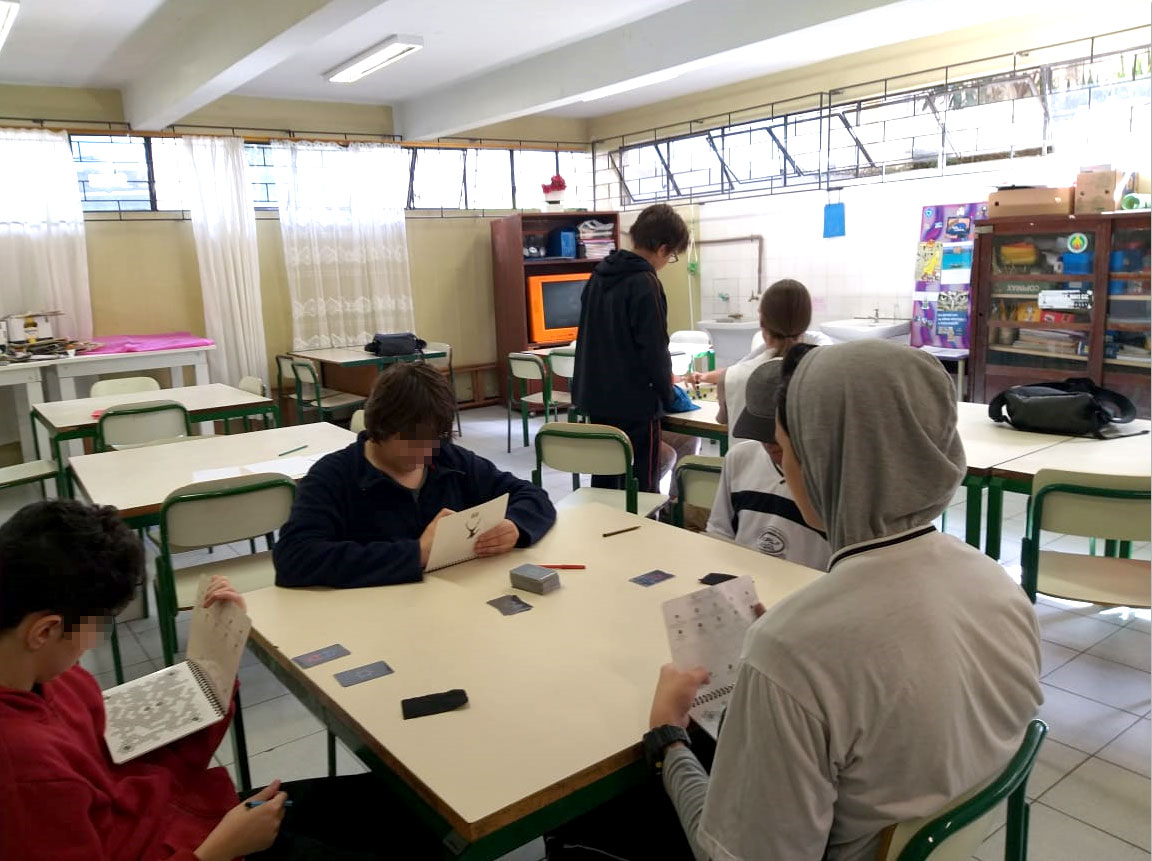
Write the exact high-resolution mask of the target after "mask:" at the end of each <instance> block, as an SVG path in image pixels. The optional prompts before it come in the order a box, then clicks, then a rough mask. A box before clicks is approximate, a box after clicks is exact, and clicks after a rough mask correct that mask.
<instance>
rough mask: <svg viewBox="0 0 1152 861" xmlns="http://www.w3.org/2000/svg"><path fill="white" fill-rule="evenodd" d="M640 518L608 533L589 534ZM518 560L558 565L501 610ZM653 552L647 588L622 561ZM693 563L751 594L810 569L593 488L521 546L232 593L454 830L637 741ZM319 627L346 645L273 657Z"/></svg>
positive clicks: (777, 591)
mask: <svg viewBox="0 0 1152 861" xmlns="http://www.w3.org/2000/svg"><path fill="white" fill-rule="evenodd" d="M637 524H640V525H641V528H640V529H638V530H636V531H633V532H628V533H625V534H622V535H615V536H612V537H609V538H602V537H601V536H602V533H604V532H608V531H610V530H613V529H619V528H623V527H626V526H632V525H637ZM525 562H535V563H551V564H560V563H569V564H585V565H587V566H588V567H587V570H584V571H561V572H560V576H561V580H562V581H563V586H562V588H560V589H559V590H557V591H556V592H553V593H552V594H550V595H534V594H532V593H528V592H515V594H518V595H519V596H520V597H522V598H523V599H524V600H526V601H527V602H528V603H529V604H531V605H532V606H533V609H532V610H530V611H528V612H525V613H518V614H516V615H513V616H507V617H506V616H502V615H501V614H500V613H499V612H498V611H496V610H495V609H493V608H492V607H490V606H488V605H487V604H486V603H485V602H486V601H488V600H490V599H492V598H496V597H498V596H500V595H507V594H513V592H514V590H512V588H511V587H510V585H509V578H508V571H509V569H511V568H513V567H515V566H517V565H520V564H523V563H525ZM653 568H663V569H664V570H666V571H668V572H669V573H671V574H674V575H675V577H674V578H673V579H671V580H668V581H665V582H663V583H660V584H657V585H655V586H652V587H650V588H644V587H641V586H637V585H636V584H634V583H630V582H629V581H628V578H630V577H634V576H636V575H637V574H642V573H644V572H646V571H650V570H652V569H653ZM711 571H720V572H724V573H729V574H736V575H740V574H750V575H752V576H753V577H754V578H755V580H756V585H757V589H758V592H759V596H760V598H761V600H762V601H763V602H764V603H765V604H768V605H771V604H773V603H775V602H776V601H779V600H780V599H781V598H783V597H785V596H786V595H788V594H790V593H791V592H793V591H794V590H796V589H799V588H801V587H802V586H805V585H807V584H808V583H810V582H812V581H813V580H815V579H816V578H817V577H819V576H820V575H819V573H818V572H816V571H813V570H811V569H808V568H802V567H800V566H798V565H794V564H791V563H788V562H783V561H780V560H778V559H774V558H772V557H769V556H764V555H762V554H759V553H756V552H753V551H751V550H747V549H745V548H743V547H739V546H737V545H734V544H728V543H725V542H721V541H717V540H714V539H711V538H708V537H706V536H702V535H697V534H693V533H690V532H688V531H686V530H682V529H677V528H675V527H672V526H668V525H665V524H660V523H656V522H654V521H651V520H645V519H643V518H640V517H636V516H635V515H630V514H626V513H624V512H620V511H616V510H613V509H610V508H608V507H606V506H602V505H594V504H592V505H587V506H583V507H579V508H573V509H568V510H565V511H562V512H560V515H559V521H558V523H557V525H556V527H554V528H553V529H552V531H551V532H550V533H549V534H548V535H547V536H545V537H544V539H543V540H542V541H541V542H540V543H539V544H537V545H536V546H535V547H530V548H527V549H523V550H515V551H513V552H512V553H510V554H508V555H506V556H501V557H497V558H495V559H491V560H473V561H472V562H467V563H464V564H462V565H456V566H453V567H451V568H445V569H442V570H440V571H437V572H435V573H433V574H430V575H428V577H427V578H426V579H425V581H424V582H423V583H414V584H407V585H401V586H384V587H380V588H375V589H335V590H325V589H307V590H299V589H279V588H275V587H272V588H268V589H262V590H259V591H255V592H250V593H248V594H247V595H245V599H246V600H247V603H248V613H249V615H250V616H251V617H252V621H253V629H252V636H253V639H254V640H255V641H257V642H258V643H259V644H260V645H261V646H262V647H264V648H265V649H266V650H269V651H272V652H273V654H274V656H275V658H276V660H277V661H278V662H279V663H280V664H281V665H282V666H283V667H284V668H285V669H286V670H287V671H288V672H289V673H290V674H291V675H293V676H295V677H296V678H298V679H302V680H305V683H306V684H308V685H309V687H310V688H313V690H314V693H316V694H317V695H318V697H319V699H320V700H321V702H322V703H323V704H324V707H325V708H330V709H332V710H333V711H334V712H335V713H336V714H337V715H339V716H340V719H341V720H342V721H344V722H347V723H349V724H350V725H353V726H357V727H358V728H359V731H360V733H361V736H362V738H363V739H364V741H365V742H366V743H367V744H368V745H369V746H370V747H371V748H372V749H373V751H374V752H375V753H376V754H377V755H378V756H380V757H381V758H382V759H383V760H384V761H385V762H386V763H388V764H389V765H390V766H391V767H392V768H393V769H394V770H396V771H397V772H398V773H400V774H402V775H408V776H410V777H408V778H406V779H408V780H409V783H410V784H411V785H412V786H413V788H414V789H415V790H416V791H417V792H419V793H420V794H421V796H422V797H423V798H424V799H425V800H426V801H427V802H428V803H429V804H430V805H432V806H433V807H434V808H435V809H436V810H438V811H439V812H440V814H441V815H442V816H444V817H445V819H447V820H448V821H449V822H450V823H451V824H452V825H453V827H454V828H455V829H456V830H457V832H458V833H459V834H460V835H461V836H462V837H464V838H465V839H467V840H469V841H473V840H476V839H477V838H479V837H481V836H483V835H485V834H488V833H491V832H492V831H495V830H497V829H498V828H500V827H502V826H503V825H506V824H508V823H509V822H511V821H514V820H516V819H519V818H521V817H523V816H525V815H527V814H529V813H531V812H532V811H534V810H537V809H539V808H541V807H543V806H545V805H547V804H549V803H551V802H552V801H555V800H556V799H558V798H562V797H564V796H566V795H568V794H570V793H572V792H573V791H575V790H576V789H578V788H580V787H582V786H585V785H587V784H589V783H592V782H594V781H595V780H596V779H598V778H599V777H602V776H603V775H605V774H608V773H611V772H613V771H616V770H618V769H619V768H621V767H623V766H625V765H627V764H629V763H631V762H634V761H635V760H636V759H637V758H639V756H640V751H639V746H638V745H639V741H640V737H641V736H642V735H643V733H644V732H645V731H646V730H647V728H648V725H647V718H648V711H649V706H650V704H651V697H652V691H653V689H654V687H655V683H656V677H657V672H658V669H659V667H660V666H661V664H664V663H667V661H668V660H669V652H668V641H667V637H666V635H665V632H664V624H663V620H662V616H661V612H660V605H661V603H662V602H663V601H665V600H666V599H668V598H672V597H675V596H677V595H683V594H685V593H687V592H691V591H694V590H696V589H700V588H703V587H702V586H701V585H700V584H699V583H698V582H697V581H698V579H699V578H700V577H702V576H704V575H705V574H707V573H709V572H711ZM332 643H341V644H343V645H344V646H345V647H346V648H347V649H348V650H349V651H350V652H351V654H350V655H348V656H346V657H344V658H340V659H338V660H335V661H331V662H329V663H326V664H324V665H322V666H319V667H316V668H313V669H310V670H301V669H300V668H299V667H297V666H296V665H295V664H292V663H291V661H290V660H289V659H290V658H291V656H293V655H300V654H303V653H304V652H308V651H311V650H313V649H317V648H320V647H322V646H327V645H330V644H332ZM377 660H383V661H387V662H388V663H389V664H390V665H391V666H392V668H393V670H394V671H395V673H394V674H393V675H389V676H386V677H383V678H379V679H374V680H372V681H370V682H366V683H363V684H359V685H355V686H353V687H349V688H341V687H340V686H339V685H338V684H337V682H336V680H335V679H334V678H333V674H334V673H336V672H340V671H342V670H346V669H350V668H352V667H358V666H361V665H363V664H367V663H370V662H372V661H377ZM452 688H464V689H465V690H466V691H467V692H468V698H469V701H470V702H469V705H468V706H467V707H466V708H463V709H460V710H458V711H455V712H451V713H448V714H442V715H436V716H434V717H428V718H420V719H417V720H410V721H405V720H403V719H402V718H401V713H400V700H401V699H404V698H407V697H414V696H420V695H423V694H429V693H433V692H437V691H444V690H449V689H452Z"/></svg>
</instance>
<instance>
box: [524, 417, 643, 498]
mask: <svg viewBox="0 0 1152 861" xmlns="http://www.w3.org/2000/svg"><path fill="white" fill-rule="evenodd" d="M579 427H580V428H582V429H581V430H575V429H569V428H568V427H566V426H565V424H563V423H560V422H555V423H549V424H545V425H544V427H542V428H540V430H539V431H537V432H536V468H535V469H534V470H532V483H533V484H534V485H536V486H537V487H543V486H544V483H543V465H544V452H543V449H542V446H541V444H540V439H541V437H543V438H545V439H547V438H548V437H550V436H551V437H558V438H560V439H578V440H590V439H593V440H612V441H613V442H618V443H619V444H620V447H621V449H622V452H623V456H624V471H623V472H621V473H617V475H623V476H624V506H625V508H626V509H627V510H628V513H629V514H636V513H637V512H638V509H639V503H638V499H639V494H640V482H639V481H638V480H637V479H636V477H635V476H634V475H633V474H632V443H631V442H629V441H628V436H627V435H626V434H625V433H624V431H622V430H620V429H619V428H611V430H612V431H614V432H612V433H610V432H608V431H601V430H598V429H597V426H596V425H586V424H583V425H580V426H579ZM601 427H607V425H602V426H601ZM583 428H589V429H588V430H583ZM572 489H573V490H579V489H580V473H576V472H574V473H572Z"/></svg>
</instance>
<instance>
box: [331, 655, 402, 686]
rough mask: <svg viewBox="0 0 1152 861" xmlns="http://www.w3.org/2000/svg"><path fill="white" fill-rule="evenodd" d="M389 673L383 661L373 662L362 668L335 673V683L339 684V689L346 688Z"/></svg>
mask: <svg viewBox="0 0 1152 861" xmlns="http://www.w3.org/2000/svg"><path fill="white" fill-rule="evenodd" d="M391 673H392V668H391V667H390V666H388V665H387V664H386V663H384V661H374V662H372V663H371V664H365V665H364V666H362V667H355V668H353V669H351V670H344V672H342V673H336V681H338V682H339V683H340V686H341V687H343V688H348V687H351V686H352V685H358V684H360V683H361V682H366V681H369V680H370V679H378V678H380V677H381V676H387V675H390V674H391Z"/></svg>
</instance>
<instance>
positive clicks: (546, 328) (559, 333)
mask: <svg viewBox="0 0 1152 861" xmlns="http://www.w3.org/2000/svg"><path fill="white" fill-rule="evenodd" d="M589 277H591V273H590V272H570V273H565V274H562V275H561V274H557V275H530V276H529V277H528V282H527V290H528V338H529V340H531V341H532V342H533V343H537V344H541V343H546V342H549V341H574V340H576V332H577V330H578V329H579V327H580V296H581V294H582V293H583V292H584V285H585V284H587V283H588V279H589Z"/></svg>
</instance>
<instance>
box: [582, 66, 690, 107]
mask: <svg viewBox="0 0 1152 861" xmlns="http://www.w3.org/2000/svg"><path fill="white" fill-rule="evenodd" d="M682 74H684V70H683V69H663V70H661V71H659V72H651V73H649V74H647V75H641V76H640V77H638V78H631V79H630V80H627V81H620V82H619V83H615V84H609V85H608V86H606V87H601V88H600V89H598V90H589V91H588V92H587V93H585V94H584V95H582V96H581V97H580V101H582V102H594V101H596V100H597V99H606V98H608V97H609V96H618V95H620V94H621V93H627V92H631V91H632V90H638V89H640V88H641V87H650V86H652V85H653V84H662V83H664V82H665V81H671V80H672V79H673V78H679V77H680V76H681V75H682Z"/></svg>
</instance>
